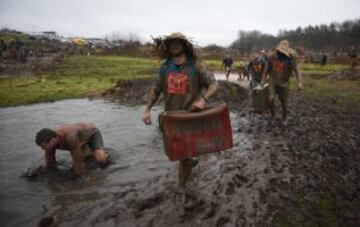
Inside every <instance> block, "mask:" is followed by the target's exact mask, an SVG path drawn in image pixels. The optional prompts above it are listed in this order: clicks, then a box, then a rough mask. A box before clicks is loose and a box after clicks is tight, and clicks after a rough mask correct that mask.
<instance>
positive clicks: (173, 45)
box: [169, 39, 184, 57]
mask: <svg viewBox="0 0 360 227" xmlns="http://www.w3.org/2000/svg"><path fill="white" fill-rule="evenodd" d="M169 51H170V53H171V56H172V57H179V56H180V55H181V54H182V53H183V51H184V44H183V42H182V41H181V40H180V39H171V40H169Z"/></svg>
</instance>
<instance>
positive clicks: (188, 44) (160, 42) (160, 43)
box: [153, 32, 199, 59]
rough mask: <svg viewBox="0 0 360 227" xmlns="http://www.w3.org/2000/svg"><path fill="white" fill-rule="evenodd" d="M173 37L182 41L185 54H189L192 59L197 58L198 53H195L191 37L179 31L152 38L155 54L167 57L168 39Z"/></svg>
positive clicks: (195, 49) (168, 54)
mask: <svg viewBox="0 0 360 227" xmlns="http://www.w3.org/2000/svg"><path fill="white" fill-rule="evenodd" d="M174 39H179V40H181V41H182V42H183V44H184V47H185V50H186V54H188V55H191V56H192V57H193V58H194V59H197V58H198V55H199V54H198V53H197V48H196V47H195V45H194V44H193V42H192V41H191V39H189V38H187V37H186V36H185V35H184V34H183V33H181V32H173V33H171V34H170V35H166V36H163V37H157V38H153V40H154V44H155V52H156V55H158V57H160V58H167V57H169V56H170V53H169V41H170V40H174Z"/></svg>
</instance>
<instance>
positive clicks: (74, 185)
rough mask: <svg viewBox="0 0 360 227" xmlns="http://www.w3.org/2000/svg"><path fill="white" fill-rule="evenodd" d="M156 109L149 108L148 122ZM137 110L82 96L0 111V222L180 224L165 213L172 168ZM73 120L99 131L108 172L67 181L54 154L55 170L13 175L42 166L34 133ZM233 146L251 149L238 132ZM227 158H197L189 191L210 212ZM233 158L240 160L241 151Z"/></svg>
mask: <svg viewBox="0 0 360 227" xmlns="http://www.w3.org/2000/svg"><path fill="white" fill-rule="evenodd" d="M161 110H162V109H161V108H160V107H155V108H154V111H153V121H154V122H156V119H157V115H158V114H159V113H160V111H161ZM142 112H143V106H135V107H129V106H122V105H118V104H114V103H109V102H104V101H99V100H97V101H89V100H87V99H74V100H66V101H59V102H55V103H44V104H36V105H29V106H20V107H12V108H2V109H0V123H1V128H0V138H1V139H0V150H1V152H2V155H1V156H0V170H1V171H0V178H1V184H0V225H1V226H34V225H35V224H36V222H37V220H39V218H41V217H43V216H47V215H56V216H57V217H58V219H59V222H60V223H61V226H117V225H121V226H129V225H130V226H132V225H140V226H142V225H149V224H150V225H151V224H154V225H156V223H157V220H158V221H160V223H163V224H164V225H165V224H166V223H169V224H170V223H171V224H176V223H180V224H181V223H183V221H182V220H180V221H178V220H177V218H176V217H178V215H177V216H176V217H171V216H168V214H172V213H178V206H177V205H176V201H175V200H173V198H174V192H176V184H177V182H176V179H177V175H176V174H177V163H176V162H170V161H168V160H167V157H166V156H165V154H164V152H163V144H162V138H161V134H160V131H159V130H158V128H157V123H154V124H153V125H152V126H145V125H143V123H142V122H141V113H142ZM231 119H232V124H233V128H234V132H235V130H236V126H235V125H238V124H239V122H237V121H238V120H236V116H235V115H234V114H231ZM79 121H90V122H93V123H94V124H95V125H96V126H97V127H98V128H99V129H100V130H101V132H102V134H103V137H104V143H105V146H106V147H109V148H110V152H111V155H112V160H113V162H112V164H111V165H110V166H109V167H108V168H105V169H101V168H98V167H97V166H96V164H95V163H91V162H90V163H87V167H86V171H85V173H84V176H83V177H82V178H81V179H79V180H77V181H73V180H71V179H70V178H68V177H67V174H68V173H69V172H68V169H69V168H70V167H71V160H70V155H69V153H68V152H66V151H65V152H64V151H58V152H57V160H58V162H59V169H60V170H59V171H58V172H55V173H51V174H50V175H38V176H37V177H33V178H31V179H29V178H26V177H20V176H21V175H22V174H23V173H24V172H25V171H26V170H28V171H30V172H31V171H33V170H34V169H36V168H37V167H38V166H39V165H41V163H42V162H43V158H42V156H43V152H42V151H41V150H40V149H39V148H38V147H37V146H36V145H35V143H34V136H35V133H36V132H37V131H38V130H39V129H41V128H43V127H50V128H51V127H54V126H56V125H60V124H63V123H70V122H79ZM244 135H245V134H244ZM234 144H235V146H237V147H238V146H240V145H241V146H242V147H248V148H251V146H252V145H251V143H250V142H249V141H248V140H247V139H246V137H244V136H239V135H238V136H236V137H234ZM231 153H232V152H231V151H225V152H222V153H220V154H212V155H206V156H202V157H201V158H200V159H201V160H200V164H199V167H196V168H197V169H195V171H194V174H193V178H192V179H191V181H190V186H189V187H191V188H193V189H194V190H196V191H200V192H201V196H202V197H205V199H206V200H208V201H209V202H210V203H209V209H210V210H211V209H212V208H211V204H216V203H215V202H213V203H212V202H211V201H212V198H211V197H212V196H211V195H210V194H209V193H210V191H209V190H208V189H209V188H211V187H212V185H213V184H214V182H218V181H217V180H216V179H214V177H215V178H217V179H218V178H221V174H220V172H221V171H222V170H221V168H222V167H221V165H222V163H223V162H224V160H226V159H229V157H230V156H229V154H231ZM231 155H233V154H231ZM236 155H237V156H241V155H242V153H241V151H240V152H237V153H236ZM231 157H233V156H231ZM200 178H201V179H200ZM240 180H241V179H240ZM190 194H191V193H190ZM191 204H192V205H191V206H193V205H194V204H195V205H196V204H197V203H196V202H195V203H191ZM189 209H192V208H189ZM160 210H162V212H160ZM146 211H149V212H146ZM187 213H191V212H187ZM194 214H195V213H194ZM210 215H211V214H210ZM182 218H185V219H187V217H182ZM190 219H191V220H192V218H190ZM196 220H197V219H195V223H197V221H196Z"/></svg>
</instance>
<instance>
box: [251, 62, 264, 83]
mask: <svg viewBox="0 0 360 227" xmlns="http://www.w3.org/2000/svg"><path fill="white" fill-rule="evenodd" d="M267 68H268V64H267V60H266V59H265V58H263V57H258V58H256V59H254V60H252V61H251V62H250V63H249V65H248V71H249V72H250V74H251V77H252V79H253V80H255V81H256V82H260V81H261V77H262V75H263V73H264V71H267Z"/></svg>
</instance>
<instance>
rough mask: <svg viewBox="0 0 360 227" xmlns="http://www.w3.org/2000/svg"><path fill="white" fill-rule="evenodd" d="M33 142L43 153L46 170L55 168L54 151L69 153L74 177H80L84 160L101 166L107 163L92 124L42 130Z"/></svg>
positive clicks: (101, 144) (68, 125)
mask: <svg viewBox="0 0 360 227" xmlns="http://www.w3.org/2000/svg"><path fill="white" fill-rule="evenodd" d="M35 142H36V144H37V145H39V146H40V147H41V148H42V149H43V150H44V151H45V169H46V170H48V169H50V168H55V167H56V158H55V153H56V149H59V150H68V151H70V153H71V156H72V159H73V171H74V176H75V177H79V176H81V174H82V169H83V160H84V159H85V158H88V157H93V158H95V160H96V162H97V163H98V164H99V165H101V166H104V165H106V164H107V162H108V153H107V152H106V151H105V150H104V145H103V140H102V137H101V133H100V130H99V129H97V128H96V127H95V125H93V124H92V123H75V124H67V125H62V126H60V127H58V128H56V129H54V130H52V129H48V128H43V129H41V130H40V131H39V132H38V133H37V134H36V137H35Z"/></svg>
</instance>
